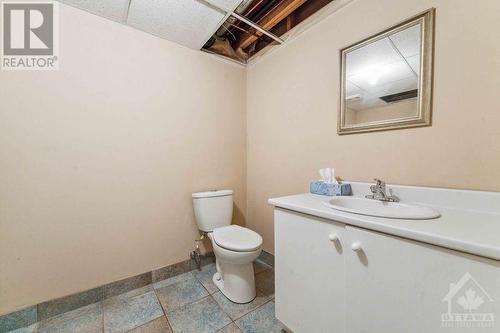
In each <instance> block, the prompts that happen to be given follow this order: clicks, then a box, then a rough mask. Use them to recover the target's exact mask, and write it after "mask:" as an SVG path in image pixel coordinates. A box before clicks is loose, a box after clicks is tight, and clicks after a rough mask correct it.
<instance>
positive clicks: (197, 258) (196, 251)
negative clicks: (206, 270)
mask: <svg viewBox="0 0 500 333" xmlns="http://www.w3.org/2000/svg"><path fill="white" fill-rule="evenodd" d="M205 237H207V233H206V232H205V231H202V232H201V235H200V238H198V239H195V240H194V245H195V248H194V251H191V253H190V254H189V257H190V258H191V260H192V261H194V262H195V264H196V267H197V268H198V270H199V271H201V253H200V243H201V242H203V240H204V239H205Z"/></svg>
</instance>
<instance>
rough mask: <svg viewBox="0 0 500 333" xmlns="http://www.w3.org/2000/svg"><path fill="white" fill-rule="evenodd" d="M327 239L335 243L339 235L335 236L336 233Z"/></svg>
mask: <svg viewBox="0 0 500 333" xmlns="http://www.w3.org/2000/svg"><path fill="white" fill-rule="evenodd" d="M328 238H329V239H330V240H331V241H332V242H336V241H338V240H339V235H337V234H336V233H331V234H330V235H329V236H328Z"/></svg>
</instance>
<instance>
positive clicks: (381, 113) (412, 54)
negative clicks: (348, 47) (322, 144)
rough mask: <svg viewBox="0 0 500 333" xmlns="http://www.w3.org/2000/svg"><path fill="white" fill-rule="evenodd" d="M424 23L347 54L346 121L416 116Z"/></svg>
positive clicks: (355, 122)
mask: <svg viewBox="0 0 500 333" xmlns="http://www.w3.org/2000/svg"><path fill="white" fill-rule="evenodd" d="M420 30H421V24H417V25H414V26H412V27H409V28H406V29H405V30H403V31H400V32H397V33H394V34H391V35H389V36H387V37H385V38H383V39H381V40H378V41H376V42H374V43H372V44H369V45H366V46H364V47H361V48H359V49H357V50H354V51H352V52H350V53H349V54H347V59H346V65H347V66H346V97H345V99H346V123H347V124H359V123H366V122H370V121H376V120H387V119H399V118H408V117H416V116H417V96H418V77H419V72H420V40H421V36H420Z"/></svg>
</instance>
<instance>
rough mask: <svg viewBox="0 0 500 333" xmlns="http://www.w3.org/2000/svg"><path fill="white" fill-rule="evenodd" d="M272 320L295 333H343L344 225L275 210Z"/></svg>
mask: <svg viewBox="0 0 500 333" xmlns="http://www.w3.org/2000/svg"><path fill="white" fill-rule="evenodd" d="M274 214H275V241H276V250H275V259H276V262H275V274H276V275H275V276H276V283H275V286H276V287H275V289H276V291H275V293H276V316H277V318H278V319H279V320H281V321H282V322H283V323H285V324H286V325H287V326H288V328H290V329H291V330H292V331H293V332H296V333H299V332H343V331H344V326H345V313H344V293H345V288H344V256H343V254H344V251H345V249H344V248H343V247H342V245H341V244H342V240H343V238H344V232H345V227H344V225H343V224H337V223H335V222H331V221H327V220H323V219H320V218H315V217H310V216H307V215H302V214H299V213H292V212H288V211H284V210H280V209H276V210H275V213H274Z"/></svg>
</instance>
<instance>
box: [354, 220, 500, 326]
mask: <svg viewBox="0 0 500 333" xmlns="http://www.w3.org/2000/svg"><path fill="white" fill-rule="evenodd" d="M401 223H404V221H402V222H401ZM422 223H425V221H423V222H422ZM346 230H347V233H348V236H349V237H348V238H349V241H350V244H348V243H347V242H346V244H345V246H346V255H345V260H346V312H347V319H346V331H347V332H348V333H356V332H363V333H368V332H373V333H382V332H383V333H403V332H404V333H409V332H414V333H424V332H425V333H433V332H497V333H498V332H500V265H499V262H498V261H495V260H489V259H485V258H481V257H477V256H472V255H467V254H463V253H460V252H456V251H452V250H447V249H443V248H440V247H436V246H432V245H427V244H424V243H419V242H414V241H410V240H406V239H402V238H398V237H393V236H389V235H385V234H380V233H376V232H372V231H368V230H364V229H358V228H354V227H349V226H348V227H346ZM352 245H354V249H355V250H356V249H358V251H353V250H352V249H351V246H352ZM472 314H479V316H478V317H476V318H477V319H480V320H479V321H477V322H476V321H474V320H472V316H471V315H472ZM481 314H486V316H482V315H481ZM462 315H464V316H468V318H469V319H468V320H461V319H460V318H462V319H464V318H466V317H464V316H462ZM488 315H493V317H494V320H496V321H497V322H496V323H495V322H493V323H492V322H491V321H489V319H491V316H488ZM481 318H482V319H481ZM450 319H455V320H450ZM456 319H458V320H456ZM492 324H493V326H492ZM467 325H469V327H465V326H467ZM484 326H486V327H484Z"/></svg>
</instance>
